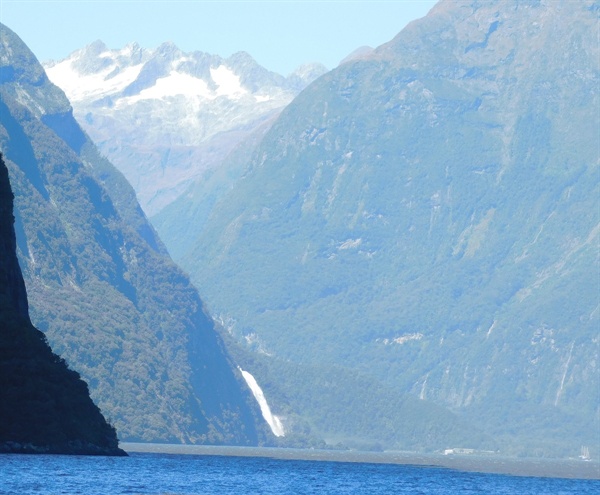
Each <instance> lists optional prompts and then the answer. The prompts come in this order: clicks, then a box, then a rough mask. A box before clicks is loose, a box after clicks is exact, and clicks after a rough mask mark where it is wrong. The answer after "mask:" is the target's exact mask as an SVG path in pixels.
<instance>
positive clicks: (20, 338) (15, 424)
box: [0, 155, 125, 455]
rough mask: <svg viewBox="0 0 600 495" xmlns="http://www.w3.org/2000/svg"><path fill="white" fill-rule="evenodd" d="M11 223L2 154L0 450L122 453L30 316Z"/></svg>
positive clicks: (83, 387)
mask: <svg viewBox="0 0 600 495" xmlns="http://www.w3.org/2000/svg"><path fill="white" fill-rule="evenodd" d="M13 222H14V217H13V193H12V190H11V187H10V182H9V179H8V170H7V168H6V165H5V164H4V160H3V158H2V155H0V321H1V322H2V323H0V452H50V453H69V454H98V455H125V453H124V452H123V451H122V450H121V449H119V448H118V440H117V436H116V432H115V429H114V428H113V427H112V426H110V425H109V424H108V423H107V422H106V420H105V419H104V417H103V416H102V414H101V413H100V410H99V409H98V407H96V405H95V404H94V403H93V402H92V400H91V399H90V396H89V392H88V388H87V385H86V384H85V382H83V381H82V380H81V379H80V377H79V374H78V373H76V372H75V371H72V370H70V369H69V368H68V367H67V366H66V364H65V362H64V360H62V359H61V358H59V357H58V356H57V355H56V354H54V353H53V352H52V351H51V349H50V347H49V346H48V344H47V343H46V339H45V337H44V335H43V334H42V333H41V332H40V331H39V330H37V329H36V328H34V327H33V325H32V324H31V322H30V320H29V315H28V312H27V295H26V292H25V284H24V282H23V277H22V275H21V270H20V268H19V263H18V261H17V254H16V247H17V245H16V238H15V232H14V228H13Z"/></svg>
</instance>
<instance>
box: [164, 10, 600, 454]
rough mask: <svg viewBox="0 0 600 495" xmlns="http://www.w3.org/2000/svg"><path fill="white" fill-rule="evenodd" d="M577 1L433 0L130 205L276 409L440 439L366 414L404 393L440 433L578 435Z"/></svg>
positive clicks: (595, 178)
mask: <svg viewBox="0 0 600 495" xmlns="http://www.w3.org/2000/svg"><path fill="white" fill-rule="evenodd" d="M598 11H599V4H598V2H597V1H591V0H584V1H580V2H572V1H568V0H547V1H545V0H526V1H521V0H519V1H517V0H511V1H505V0H502V1H499V0H486V1H479V0H477V1H476V0H465V1H460V2H457V1H455V0H442V1H440V2H439V3H438V4H437V5H436V6H435V7H434V8H433V9H432V10H431V11H430V13H429V14H428V15H427V16H426V17H424V18H423V19H420V20H417V21H414V22H412V23H411V24H409V25H408V26H407V27H406V28H405V29H404V30H402V31H401V32H400V33H399V34H398V35H397V36H396V37H395V38H394V39H393V40H391V41H390V42H389V43H386V44H384V45H382V46H380V47H378V48H376V49H375V50H372V51H371V50H366V51H364V52H363V53H361V54H358V55H357V56H354V57H350V59H349V60H348V61H347V62H346V63H343V64H341V65H340V66H339V67H338V68H336V69H334V70H332V71H331V72H328V73H327V74H325V75H323V76H322V77H320V78H319V79H317V80H316V81H315V82H314V83H312V84H311V85H310V86H308V87H307V88H306V89H305V90H304V91H302V92H301V93H300V94H299V95H298V96H297V97H296V98H295V99H294V100H293V101H292V102H291V103H290V104H289V105H288V106H287V107H286V108H285V109H284V110H283V112H281V114H280V115H279V117H278V118H277V119H276V121H275V122H274V123H273V124H272V125H271V126H270V128H269V129H268V130H267V131H266V133H265V134H264V136H263V137H261V138H260V139H258V143H255V144H252V146H249V147H248V148H247V149H246V150H245V151H244V150H242V151H240V150H238V151H240V152H239V153H237V155H236V154H234V155H232V156H230V157H229V158H228V159H227V160H225V161H224V162H223V164H222V165H221V167H220V173H221V174H222V175H223V176H226V174H227V173H228V171H229V170H235V171H236V172H235V174H234V175H235V178H234V180H232V181H231V182H230V183H229V184H228V187H223V183H224V182H223V180H219V181H217V185H218V188H217V193H215V183H214V182H212V181H210V180H208V181H198V182H196V183H195V184H194V186H193V187H190V189H189V190H188V192H187V193H186V194H185V195H182V196H180V197H179V198H178V199H177V200H176V201H174V202H172V203H171V204H170V205H168V206H167V207H165V208H164V209H163V210H162V211H161V212H160V213H159V214H158V215H156V216H155V217H153V221H154V224H155V226H156V227H157V229H158V231H159V233H160V235H161V236H162V238H163V239H165V241H166V245H167V247H168V249H169V250H170V252H171V253H172V255H173V256H174V259H175V260H176V261H178V262H179V263H180V264H181V265H182V266H183V267H184V269H186V270H187V271H188V272H189V273H190V274H191V279H192V281H194V282H195V283H196V284H197V285H198V286H201V287H202V293H203V297H204V298H205V300H206V301H207V304H208V306H209V307H210V308H211V311H212V313H213V315H215V317H216V318H218V319H219V320H220V321H221V322H223V325H224V326H225V327H226V328H227V329H228V331H229V332H230V334H231V336H232V338H234V339H235V340H236V341H237V342H238V343H239V344H241V345H242V346H245V349H246V351H247V353H248V354H247V357H245V358H244V357H241V356H240V357H238V360H239V361H242V362H244V359H245V360H246V362H250V363H252V364H251V365H247V366H248V367H249V369H255V370H256V373H255V374H256V376H257V377H258V379H259V381H260V382H261V383H262V384H264V386H265V389H266V392H267V395H268V396H269V395H270V397H272V398H273V408H274V410H275V411H276V412H277V411H278V410H279V411H285V412H286V414H287V416H288V418H289V419H290V421H291V419H293V418H295V417H296V416H301V417H302V418H303V420H304V421H306V422H307V423H308V424H310V425H311V426H312V427H313V428H314V429H315V431H318V432H319V433H320V435H321V436H322V437H324V438H326V439H327V440H328V441H329V442H330V443H335V442H336V441H340V442H342V443H344V442H345V443H346V444H348V443H349V442H355V441H357V442H361V441H362V442H364V443H367V442H369V441H371V442H374V443H377V444H379V445H382V446H384V448H401V449H403V448H411V449H413V448H417V449H418V448H420V447H425V445H426V444H427V448H431V445H432V444H434V445H436V446H437V448H438V449H444V448H448V447H453V446H456V445H449V444H448V443H447V439H444V438H443V437H442V436H437V437H436V436H435V435H427V434H426V433H423V432H421V434H420V435H419V436H418V440H416V441H414V442H412V441H409V440H408V439H409V435H407V433H406V432H405V431H403V432H401V434H399V435H397V436H394V435H393V434H391V433H390V432H391V431H394V428H397V427H398V425H399V424H400V422H401V421H402V420H401V419H399V418H398V416H395V414H396V413H397V411H398V410H399V408H398V407H396V406H392V403H393V401H391V399H390V398H391V397H396V398H404V397H408V398H410V399H411V400H415V401H417V402H419V403H421V404H422V405H423V406H429V404H434V405H436V406H437V407H438V408H440V410H443V411H446V412H447V413H452V414H454V415H456V417H458V418H460V419H461V420H462V421H466V422H467V423H468V424H469V425H472V427H473V428H474V429H476V431H478V432H480V433H481V435H482V436H480V437H478V440H475V438H474V437H473V438H472V439H471V440H468V439H467V440H466V441H465V439H464V438H462V439H461V440H460V441H461V442H463V443H462V444H461V445H460V446H462V447H472V446H476V448H483V447H481V446H482V445H483V444H486V442H487V444H486V445H490V444H493V445H495V447H493V448H497V449H499V450H500V451H501V452H503V453H506V454H509V455H534V456H562V455H564V456H573V455H577V453H578V452H579V451H580V447H581V445H587V444H590V451H593V452H594V453H593V454H592V455H593V456H597V455H598V452H597V446H598V442H597V441H592V439H597V438H598V437H597V433H598V431H600V408H599V404H600V396H599V393H600V384H599V376H600V373H599V370H598V362H599V361H598V346H599V340H598V328H599V308H600V300H599V294H600V282H599V280H600V278H599V275H598V273H599V257H598V253H599V250H598V243H599V233H600V208H599V202H598V198H599V197H600V190H599V178H600V175H599V169H598V166H599V162H600V160H599V154H598V129H600V122H599V118H600V102H599V92H598V81H599V80H600V70H599V67H598V60H599V50H598V43H597V27H598V17H597V15H598ZM211 197H214V200H210V201H209V202H208V203H207V198H211ZM199 213H201V215H199ZM248 356H249V357H248ZM253 367H254V368H253ZM309 376H310V377H311V378H312V381H311V380H308V379H307V377H309ZM386 397H387V401H386V399H385V398H386ZM317 398H318V399H317ZM405 403H406V402H405ZM347 406H348V407H347ZM427 410H428V411H430V412H431V418H432V421H431V423H430V425H437V426H438V427H439V426H441V425H443V424H444V422H445V421H447V416H444V415H442V414H440V415H437V416H436V414H434V413H433V411H434V409H433V408H432V407H429V409H427ZM342 411H343V413H342ZM294 415H296V416H294ZM418 416H419V417H420V418H424V416H423V415H418ZM404 417H405V418H411V420H412V418H413V415H411V414H404ZM284 424H285V421H284ZM390 425H393V427H390ZM432 428H434V426H432ZM386 432H387V435H386ZM486 435H487V437H485V436H486ZM433 437H435V439H434V440H433V441H431V442H429V443H428V440H431V439H432V438H433ZM484 438H488V439H489V438H491V439H493V441H492V442H489V441H488V440H484ZM455 441H456V440H455ZM419 442H420V443H419ZM592 444H594V445H592ZM485 448H487V447H485Z"/></svg>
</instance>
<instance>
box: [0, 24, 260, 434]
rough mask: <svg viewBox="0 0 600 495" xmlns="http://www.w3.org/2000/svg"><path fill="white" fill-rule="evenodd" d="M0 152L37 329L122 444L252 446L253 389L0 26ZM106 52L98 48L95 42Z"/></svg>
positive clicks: (111, 173)
mask: <svg viewBox="0 0 600 495" xmlns="http://www.w3.org/2000/svg"><path fill="white" fill-rule="evenodd" d="M0 36H1V38H0V39H1V44H0V64H1V65H0V71H1V73H2V74H8V76H9V77H4V78H3V81H2V84H0V106H1V109H0V124H1V125H0V148H1V149H2V152H3V153H4V156H5V158H6V163H7V166H8V169H9V173H10V176H11V183H12V184H13V188H14V192H15V217H16V233H17V246H18V256H19V261H20V263H21V266H22V271H23V275H24V278H25V283H26V286H27V290H28V293H29V297H30V300H29V302H30V312H31V317H32V320H33V321H34V323H35V325H36V326H37V327H38V328H39V329H40V330H42V331H43V332H44V333H45V335H46V336H47V338H48V340H49V341H50V343H51V344H52V346H53V348H55V349H56V350H57V351H58V352H59V353H60V354H61V355H63V356H64V357H65V358H66V359H67V360H68V361H69V363H71V365H73V366H74V367H75V368H76V369H77V370H79V372H80V373H81V374H82V376H84V377H85V379H86V380H87V381H88V383H89V386H90V391H91V394H92V396H93V398H94V399H95V400H96V401H97V402H98V404H100V407H101V408H102V410H104V411H106V413H107V414H108V415H109V416H110V417H111V418H112V421H114V422H115V424H116V426H117V427H118V428H119V431H120V432H121V435H122V437H123V438H124V439H128V440H138V441H158V442H161V441H162V442H168V441H171V442H183V443H189V442H198V443H226V444H256V443H257V442H258V441H259V439H261V441H263V439H266V438H268V432H267V430H266V426H265V425H263V424H262V422H261V421H260V419H259V418H260V416H259V414H260V413H259V412H258V411H257V408H256V406H255V404H254V403H253V401H252V398H251V395H250V391H249V390H248V389H247V387H246V386H245V384H244V382H243V378H242V377H241V376H240V374H239V372H237V368H235V366H234V365H233V362H232V361H231V357H230V356H229V354H228V353H227V351H226V349H225V348H224V345H223V342H222V338H221V337H220V335H219V332H218V328H216V326H215V324H214V322H213V321H212V320H211V318H210V317H209V316H208V315H207V313H206V311H205V309H204V305H203V301H202V300H201V299H200V297H199V295H198V293H197V291H196V290H195V289H194V288H193V287H192V286H191V284H190V282H189V279H188V278H187V277H186V276H185V275H184V274H183V272H182V271H181V270H180V269H179V268H178V267H177V266H176V265H175V264H174V263H173V262H172V260H171V259H170V258H169V257H168V255H167V253H166V250H165V248H164V245H163V244H162V242H161V241H160V239H159V238H158V236H157V235H156V232H155V231H154V229H153V228H152V227H151V226H150V224H149V223H148V221H147V219H146V217H145V215H144V213H143V211H142V210H141V208H140V206H139V204H138V203H137V200H136V197H135V193H134V191H133V189H132V188H131V186H130V185H129V184H128V183H127V182H126V180H125V179H124V177H123V176H122V174H120V173H119V172H118V171H117V170H116V169H115V168H114V167H113V166H112V165H111V164H110V163H109V162H108V161H107V160H106V159H105V158H103V157H102V156H101V155H100V153H99V152H98V150H97V149H96V148H95V146H94V145H93V144H92V143H91V141H90V140H89V138H88V137H87V135H86V134H85V133H84V132H83V131H82V130H81V128H80V127H79V126H78V125H77V123H76V122H75V120H74V118H73V116H72V108H71V106H70V104H69V102H68V100H67V98H66V97H65V95H64V93H63V92H62V91H61V90H60V89H58V88H57V87H56V86H54V85H53V84H52V83H51V82H50V81H49V79H48V78H47V77H46V76H45V73H44V71H43V69H42V68H41V65H40V64H39V62H38V61H37V59H36V58H35V56H34V55H33V54H32V53H31V52H30V51H29V49H28V48H27V46H26V45H25V44H24V43H23V42H22V41H21V40H20V39H19V38H18V37H17V35H16V34H14V33H13V32H12V31H10V30H9V29H8V28H7V27H6V26H3V25H2V29H1V32H0ZM99 48H101V47H99Z"/></svg>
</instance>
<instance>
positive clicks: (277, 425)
mask: <svg viewBox="0 0 600 495" xmlns="http://www.w3.org/2000/svg"><path fill="white" fill-rule="evenodd" d="M238 369H239V370H240V371H241V373H242V376H243V377H244V380H246V383H247V384H248V387H250V390H251V391H252V395H254V398H255V399H256V402H258V405H259V406H260V412H261V413H262V415H263V418H264V419H265V421H266V422H267V424H268V425H269V427H270V428H271V431H272V432H273V435H275V436H276V437H283V436H285V430H284V429H283V424H282V423H281V420H280V419H279V418H278V417H277V416H275V415H274V414H273V413H271V408H270V407H269V404H268V403H267V399H266V398H265V394H264V393H263V391H262V389H261V388H260V386H259V385H258V383H257V382H256V379H255V378H254V377H253V376H252V375H251V374H250V373H248V372H247V371H244V370H243V369H242V368H240V367H239V366H238Z"/></svg>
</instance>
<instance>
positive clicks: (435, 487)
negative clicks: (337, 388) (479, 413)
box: [0, 445, 600, 495]
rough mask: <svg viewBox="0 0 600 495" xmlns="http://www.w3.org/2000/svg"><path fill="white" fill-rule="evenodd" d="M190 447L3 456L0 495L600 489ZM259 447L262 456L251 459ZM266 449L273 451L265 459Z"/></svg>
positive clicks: (599, 488) (519, 493) (598, 486)
mask: <svg viewBox="0 0 600 495" xmlns="http://www.w3.org/2000/svg"><path fill="white" fill-rule="evenodd" d="M161 447H162V450H163V451H164V450H165V449H166V446H161ZM125 448H126V450H127V445H125ZM179 449H180V450H181V446H179ZM192 449H195V450H196V452H197V451H198V450H204V451H206V450H208V451H209V452H211V454H210V455H207V454H198V453H164V452H163V453H149V452H132V453H131V455H130V457H126V458H123V457H86V456H61V455H21V454H3V455H0V494H2V495H4V494H11V495H12V494H23V495H27V494H86V495H95V494H98V495H100V494H101V495H110V494H144V495H150V494H177V495H199V494H221V495H227V494H236V495H242V494H298V495H301V494H324V495H328V494H366V495H368V494H378V495H379V494H381V495H383V494H386V495H387V494H423V495H430V494H452V493H457V494H510V495H526V494H532V495H533V494H536V495H538V494H548V495H550V494H552V495H560V494H581V495H585V494H598V493H600V481H598V480H597V479H576V478H571V479H568V478H554V477H532V476H511V475H505V474H491V473H487V474H486V473H479V472H470V471H461V470H458V469H451V468H447V467H439V466H437V467H433V466H424V465H409V464H399V463H385V462H383V461H382V460H381V459H380V460H375V461H373V460H372V459H371V458H370V456H373V455H375V456H376V454H364V456H365V460H367V461H368V462H360V461H359V457H358V455H357V454H355V453H350V454H343V453H340V454H339V456H338V460H335V461H333V460H300V459H299V457H300V456H301V453H302V452H304V454H305V455H304V457H310V456H315V455H318V456H320V457H321V458H326V457H327V456H328V455H330V454H328V453H323V452H318V451H285V452H284V451H283V449H231V448H229V449H222V450H218V449H217V450H214V449H213V450H211V449H210V448H208V449H207V448H205V447H203V448H198V447H196V448H192ZM130 450H131V449H130ZM138 450H141V449H138ZM146 450H148V448H147V447H146ZM257 450H258V451H260V452H259V453H258V455H262V456H263V457H256V456H254V455H255V454H257V452H256V451H257ZM188 452H191V449H188ZM236 453H239V454H241V455H235V454H236ZM267 454H268V455H271V456H270V457H264V456H265V455H267ZM344 455H350V456H354V457H352V458H351V459H350V462H348V461H344V460H343V457H344ZM398 455H400V454H398ZM294 457H295V458H294ZM415 459H416V460H417V463H418V464H419V463H421V462H419V459H420V460H421V461H422V460H424V458H423V457H417V458H415ZM396 462H399V461H398V459H397V460H396ZM574 462H577V461H574ZM585 464H588V463H585ZM584 469H585V468H584ZM590 472H593V470H592V471H590Z"/></svg>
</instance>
